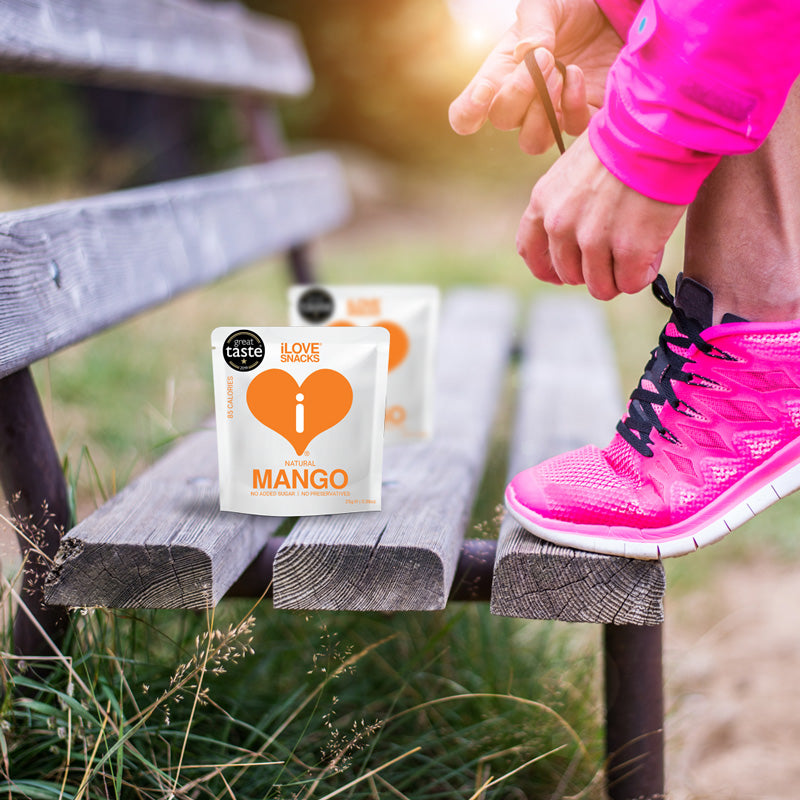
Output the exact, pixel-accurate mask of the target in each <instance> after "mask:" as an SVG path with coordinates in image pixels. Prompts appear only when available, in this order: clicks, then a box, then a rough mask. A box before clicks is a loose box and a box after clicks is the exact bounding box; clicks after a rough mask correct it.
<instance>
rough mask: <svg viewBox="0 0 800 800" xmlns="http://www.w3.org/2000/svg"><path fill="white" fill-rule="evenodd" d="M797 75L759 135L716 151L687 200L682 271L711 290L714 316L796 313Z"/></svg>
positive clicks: (799, 269) (799, 255)
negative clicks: (749, 147) (734, 148)
mask: <svg viewBox="0 0 800 800" xmlns="http://www.w3.org/2000/svg"><path fill="white" fill-rule="evenodd" d="M798 130H800V81H798V83H796V84H795V85H794V86H793V87H792V90H791V92H790V93H789V99H788V100H787V102H786V106H785V107H784V109H783V111H782V112H781V115H780V117H779V118H778V121H777V123H776V124H775V127H774V128H773V129H772V132H771V133H770V135H769V137H768V138H767V140H766V142H764V144H763V145H762V146H761V147H760V148H759V149H758V150H757V151H756V152H754V153H750V154H748V155H744V156H730V157H726V158H723V159H722V161H720V163H719V165H718V166H717V168H716V169H715V170H714V172H712V173H711V175H710V176H709V177H708V179H707V180H706V182H705V183H704V184H703V186H702V188H701V189H700V192H699V193H698V195H697V198H696V200H695V201H694V203H692V205H691V206H690V207H689V213H688V216H687V221H686V253H685V265H684V272H685V274H686V275H687V276H689V277H692V278H695V279H696V280H698V281H700V283H702V284H704V285H705V286H708V288H709V289H711V291H713V292H714V301H715V302H714V305H715V308H714V322H715V323H716V322H719V321H720V319H721V317H722V315H723V314H724V313H725V312H727V311H730V312H732V313H734V314H738V315H739V316H742V317H744V318H745V319H749V320H753V321H766V320H790V319H800V135H798Z"/></svg>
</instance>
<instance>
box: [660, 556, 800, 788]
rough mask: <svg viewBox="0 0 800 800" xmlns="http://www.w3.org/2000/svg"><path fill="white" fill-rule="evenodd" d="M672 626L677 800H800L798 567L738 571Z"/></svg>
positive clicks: (679, 611) (672, 751)
mask: <svg viewBox="0 0 800 800" xmlns="http://www.w3.org/2000/svg"><path fill="white" fill-rule="evenodd" d="M668 597H669V593H668ZM668 602H669V601H668ZM667 620H668V622H667V629H666V634H665V676H666V679H667V709H668V717H667V739H668V745H667V776H668V777H667V780H668V790H669V798H670V800H701V798H702V799H703V800H705V798H719V799H720V800H723V799H724V800H755V798H758V800H794V799H795V798H800V572H799V571H798V566H797V565H788V566H784V565H781V564H776V563H774V562H768V561H763V562H756V563H749V564H743V565H741V566H731V567H730V568H728V569H726V570H725V571H724V572H721V573H720V574H718V575H717V576H716V577H714V578H713V579H712V580H711V581H710V583H709V585H708V586H707V587H705V588H703V589H702V590H698V591H696V592H693V593H691V594H689V595H686V596H684V597H681V598H680V599H679V600H677V601H675V602H673V603H672V604H671V605H669V606H668V608H667Z"/></svg>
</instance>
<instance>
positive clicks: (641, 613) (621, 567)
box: [491, 295, 665, 625]
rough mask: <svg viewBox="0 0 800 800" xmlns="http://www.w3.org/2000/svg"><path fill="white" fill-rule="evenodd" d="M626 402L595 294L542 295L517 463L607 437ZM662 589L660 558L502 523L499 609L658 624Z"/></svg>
mask: <svg viewBox="0 0 800 800" xmlns="http://www.w3.org/2000/svg"><path fill="white" fill-rule="evenodd" d="M623 409H624V403H623V402H622V400H621V398H620V396H619V391H618V388H617V377H616V369H615V365H614V360H613V353H612V349H611V345H610V341H609V338H608V333H607V330H606V327H605V324H604V320H603V318H602V313H601V312H600V310H599V308H598V306H597V304H595V303H593V302H591V301H587V300H584V299H583V298H576V297H555V296H552V295H551V296H549V297H548V299H547V300H544V301H541V303H539V304H537V306H536V307H535V308H534V310H533V313H532V315H531V322H530V325H529V327H528V333H527V335H526V341H525V346H524V358H523V364H522V367H521V377H520V392H519V400H518V412H517V419H516V424H515V430H514V436H513V438H512V453H511V469H510V473H511V474H512V475H514V474H516V473H517V472H519V471H521V470H523V469H525V468H526V467H528V466H531V465H532V464H536V463H538V462H540V461H543V460H545V459H547V458H550V457H551V456H554V455H557V454H558V453H563V452H566V451H567V450H572V449H574V448H576V447H581V446H583V445H585V444H589V443H594V444H597V445H598V446H605V445H606V444H607V443H608V441H609V440H610V439H611V436H612V435H613V432H614V427H615V425H616V423H617V420H618V419H619V416H620V414H621V413H622V411H623ZM664 589H665V579H664V570H663V567H662V565H661V562H658V561H636V560H633V559H627V558H617V557H613V556H602V555H596V554H594V553H584V552H581V551H577V550H572V549H570V548H566V547H558V546H556V545H552V544H549V543H546V542H543V541H542V540H540V539H538V538H537V537H535V536H533V534H530V533H528V532H527V531H525V530H523V529H522V528H521V527H520V526H519V525H518V524H517V523H516V522H515V521H514V520H513V519H512V518H511V517H510V515H507V517H506V519H505V521H504V522H503V525H502V526H501V530H500V540H499V543H498V553H497V562H496V564H495V576H494V581H493V585H492V601H491V607H492V613H494V614H499V615H502V616H510V617H523V618H528V619H557V620H565V621H569V622H601V623H614V624H617V625H623V624H635V625H655V624H658V623H660V622H661V621H663V608H662V600H663V595H664Z"/></svg>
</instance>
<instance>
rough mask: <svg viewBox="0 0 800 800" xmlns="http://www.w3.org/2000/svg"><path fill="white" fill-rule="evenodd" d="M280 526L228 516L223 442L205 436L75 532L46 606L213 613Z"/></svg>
mask: <svg viewBox="0 0 800 800" xmlns="http://www.w3.org/2000/svg"><path fill="white" fill-rule="evenodd" d="M280 523H281V520H280V519H279V518H277V517H258V516H252V515H247V514H233V513H229V512H221V511H220V510H219V481H218V473H217V445H216V435H215V432H214V430H213V429H207V430H202V431H199V432H197V433H195V434H193V435H192V436H190V437H188V438H187V439H186V440H185V441H183V442H182V443H181V444H179V445H178V446H177V447H176V448H175V449H174V450H172V451H170V452H169V453H168V454H167V455H166V456H165V457H164V458H163V459H161V460H160V461H159V462H158V463H157V464H155V465H154V466H153V467H152V468H150V469H149V470H148V471H147V472H145V473H144V474H143V475H142V476H141V477H140V478H139V479H138V480H136V481H134V482H133V483H131V485H130V486H128V487H126V488H125V489H123V490H122V491H121V492H120V493H119V494H118V495H116V496H115V497H113V498H112V499H111V500H110V501H109V502H108V503H106V504H105V505H103V506H102V507H101V508H99V509H98V510H97V511H95V512H94V513H93V514H92V515H91V516H90V517H88V518H87V519H86V520H85V521H84V522H82V523H80V524H79V525H77V526H76V527H75V528H73V529H72V530H71V531H70V532H69V534H68V535H67V536H66V537H65V538H64V539H63V540H62V543H61V547H60V549H59V551H58V554H57V555H56V559H55V567H54V569H53V570H52V571H51V572H50V575H49V576H48V578H47V583H46V588H45V599H46V601H47V602H48V603H51V604H54V605H66V606H105V607H108V608H207V607H210V606H213V605H216V603H217V602H218V601H219V600H220V598H221V597H222V596H223V595H224V594H225V592H226V591H227V590H228V589H229V588H230V586H231V585H232V584H233V583H234V581H235V580H236V579H237V578H238V577H239V576H240V575H241V573H242V572H243V571H244V569H245V568H246V567H247V566H248V564H250V562H251V561H252V560H253V559H254V558H255V557H256V555H257V554H258V552H259V551H260V550H261V548H262V547H264V545H265V544H266V542H267V540H268V538H269V537H270V536H271V535H272V534H273V533H274V532H275V530H277V528H278V526H279V525H280Z"/></svg>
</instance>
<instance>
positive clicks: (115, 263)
mask: <svg viewBox="0 0 800 800" xmlns="http://www.w3.org/2000/svg"><path fill="white" fill-rule="evenodd" d="M348 211H349V199H348V195H347V191H346V188H345V182H344V177H343V174H342V171H341V168H340V166H339V164H338V162H337V161H336V159H335V158H334V157H333V156H331V155H329V154H325V153H319V154H313V155H307V156H300V157H295V158H287V159H282V160H279V161H274V162H271V163H269V164H260V165H257V166H253V167H243V168H241V169H237V170H231V171H228V172H222V173H217V174H215V175H209V176H204V177H199V178H189V179H185V180H180V181H172V182H169V183H163V184H158V185H155V186H148V187H144V188H140V189H131V190H128V191H123V192H116V193H113V194H108V195H103V196H100V197H93V198H87V199H81V200H73V201H68V202H63V203H58V204H55V205H50V206H42V207H39V208H33V209H27V210H24V211H14V212H10V213H6V214H0V312H1V313H0V377H2V376H4V375H8V374H10V373H12V372H14V371H16V370H18V369H20V368H21V367H25V366H28V365H29V364H31V363H33V362H34V361H36V360H37V359H39V358H42V357H44V356H47V355H50V354H51V353H54V352H55V351H57V350H59V349H61V348H63V347H65V346H66V345H69V344H73V343H75V342H78V341H81V340H82V339H85V338H87V337H88V336H91V335H92V334H94V333H96V332H98V331H100V330H103V329H105V328H107V327H109V326H111V325H114V324H116V323H117V322H120V321H122V320H124V319H127V318H128V317H130V316H132V315H133V314H135V313H137V312H139V311H142V310H145V309H149V308H152V307H153V306H154V305H157V304H159V303H162V302H164V301H166V300H168V299H170V298H171V297H174V296H175V295H176V294H178V293H180V292H182V291H185V290H187V289H190V288H192V287H194V286H200V285H205V284H207V283H209V282H211V281H213V280H214V279H216V278H218V277H221V276H222V275H225V274H226V273H228V272H231V271H232V270H233V269H235V268H236V267H239V266H243V265H244V264H246V263H248V262H251V261H253V260H254V259H256V258H258V257H261V256H265V255H268V254H271V253H276V252H280V251H282V250H285V249H288V248H289V247H291V246H293V245H296V244H300V243H302V242H304V241H307V240H308V239H310V238H312V236H314V235H316V234H319V233H321V232H323V231H326V230H329V229H331V228H333V227H335V226H336V225H338V224H339V223H340V222H341V221H342V220H343V219H344V218H345V217H346V215H347V213H348Z"/></svg>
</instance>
